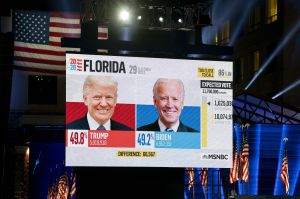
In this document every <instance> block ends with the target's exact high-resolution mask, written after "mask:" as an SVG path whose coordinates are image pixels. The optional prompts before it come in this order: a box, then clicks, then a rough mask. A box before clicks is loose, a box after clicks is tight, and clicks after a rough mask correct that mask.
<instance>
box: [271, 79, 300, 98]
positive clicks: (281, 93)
mask: <svg viewBox="0 0 300 199" xmlns="http://www.w3.org/2000/svg"><path fill="white" fill-rule="evenodd" d="M299 84H300V79H298V80H297V81H295V82H293V83H292V84H290V85H289V86H287V87H286V88H285V89H283V90H281V91H280V92H279V93H277V94H276V95H274V96H273V97H272V99H276V98H277V97H279V96H281V95H283V94H284V93H286V92H288V91H289V90H291V89H293V88H295V87H296V86H298V85H299Z"/></svg>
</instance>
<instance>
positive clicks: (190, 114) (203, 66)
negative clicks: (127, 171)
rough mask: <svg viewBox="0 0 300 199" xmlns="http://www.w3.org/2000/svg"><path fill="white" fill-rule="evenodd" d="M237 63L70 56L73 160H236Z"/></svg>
mask: <svg viewBox="0 0 300 199" xmlns="http://www.w3.org/2000/svg"><path fill="white" fill-rule="evenodd" d="M232 77H233V73H232V62H229V61H206V60H187V59H162V58H145V57H125V56H104V55H87V54H68V53H67V54H66V165H67V166H126V167H128V166H136V167H210V168H213V167H215V168H230V167H231V165H232Z"/></svg>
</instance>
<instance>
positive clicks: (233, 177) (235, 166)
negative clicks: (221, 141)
mask: <svg viewBox="0 0 300 199" xmlns="http://www.w3.org/2000/svg"><path fill="white" fill-rule="evenodd" d="M232 157H233V159H232V168H231V169H230V174H229V183H230V184H233V183H234V182H236V181H237V180H238V179H239V175H238V170H239V157H238V151H237V144H236V134H235V131H234V139H233V156H232Z"/></svg>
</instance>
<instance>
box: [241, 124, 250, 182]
mask: <svg viewBox="0 0 300 199" xmlns="http://www.w3.org/2000/svg"><path fill="white" fill-rule="evenodd" d="M242 134H243V135H242V149H241V155H240V159H241V161H240V163H241V180H244V181H245V182H248V180H249V144H248V128H247V132H242Z"/></svg>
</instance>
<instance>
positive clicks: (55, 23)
mask: <svg viewBox="0 0 300 199" xmlns="http://www.w3.org/2000/svg"><path fill="white" fill-rule="evenodd" d="M50 26H51V27H57V28H74V29H78V30H79V31H80V24H65V23H61V22H50Z"/></svg>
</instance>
